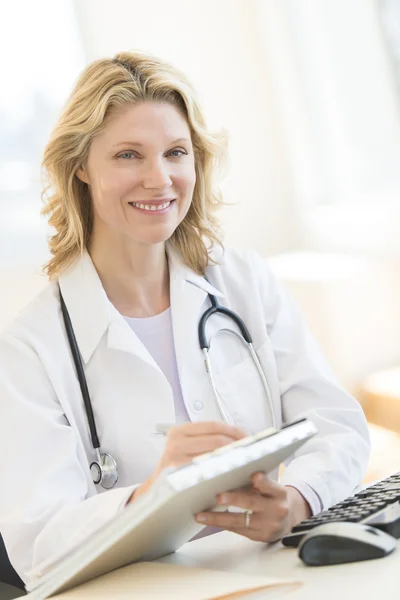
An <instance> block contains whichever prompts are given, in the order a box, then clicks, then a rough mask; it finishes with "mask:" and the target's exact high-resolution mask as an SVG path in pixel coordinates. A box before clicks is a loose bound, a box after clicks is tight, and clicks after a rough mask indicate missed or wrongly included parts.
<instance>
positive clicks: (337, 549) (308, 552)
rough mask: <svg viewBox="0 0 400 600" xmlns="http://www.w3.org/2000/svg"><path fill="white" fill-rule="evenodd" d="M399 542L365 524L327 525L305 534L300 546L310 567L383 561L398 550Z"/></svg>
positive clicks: (301, 555) (342, 523) (304, 560)
mask: <svg viewBox="0 0 400 600" xmlns="http://www.w3.org/2000/svg"><path fill="white" fill-rule="evenodd" d="M396 545H397V540H396V539H395V538H394V537H392V536H391V535H389V534H388V533H385V532H384V531H381V530H380V529H376V528H374V527H370V526H369V525H364V524H362V523H346V522H341V523H326V524H323V525H318V526H317V527H315V528H314V529H312V530H311V531H310V532H309V533H308V534H306V535H305V536H304V537H303V539H302V540H301V542H300V544H299V549H298V553H299V556H300V558H301V560H302V561H303V562H304V563H305V564H306V565H310V566H322V565H338V564H341V563H347V562H355V561H358V560H368V559H370V558H382V557H383V556H387V555H388V554H390V553H391V552H393V550H394V549H395V547H396Z"/></svg>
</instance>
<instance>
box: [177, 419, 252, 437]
mask: <svg viewBox="0 0 400 600" xmlns="http://www.w3.org/2000/svg"><path fill="white" fill-rule="evenodd" d="M169 434H174V435H177V434H179V435H185V436H188V437H191V436H198V435H225V436H226V437H228V438H230V439H231V440H240V439H242V438H243V437H246V433H245V432H244V431H243V430H242V429H239V428H238V427H233V426H232V425H228V424H227V423H219V422H217V421H200V422H198V423H183V424H182V425H177V426H176V427H173V428H172V429H171V430H170V431H169Z"/></svg>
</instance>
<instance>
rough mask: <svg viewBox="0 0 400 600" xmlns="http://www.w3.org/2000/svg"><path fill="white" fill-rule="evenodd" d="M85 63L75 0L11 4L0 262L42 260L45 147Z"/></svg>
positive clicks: (2, 28) (4, 26) (2, 56)
mask: <svg viewBox="0 0 400 600" xmlns="http://www.w3.org/2000/svg"><path fill="white" fill-rule="evenodd" d="M83 65H84V57H83V51H82V47H81V43H80V39H79V34H78V28H77V24H76V21H75V15H74V11H73V3H72V0H57V2H54V1H53V0H35V2H30V0H23V1H22V2H8V3H7V9H4V10H3V14H2V19H1V21H0V67H1V69H0V71H1V74H2V85H1V91H0V211H1V219H0V240H1V242H0V261H1V263H3V264H7V265H8V266H10V265H11V264H15V263H18V262H21V261H22V262H25V261H29V262H32V261H35V260H36V259H37V260H38V261H42V257H44V256H45V253H46V235H45V233H46V224H45V222H44V221H43V219H42V218H41V217H40V209H41V199H40V194H41V182H40V162H41V159H42V153H43V148H44V145H45V143H46V141H47V137H48V135H49V133H50V130H51V128H52V126H53V125H54V123H55V121H56V119H57V116H58V113H59V111H60V109H61V107H62V105H63V103H64V102H65V99H66V98H67V95H68V93H69V91H70V89H71V86H72V84H73V82H74V80H75V78H76V77H77V75H78V73H79V72H80V71H81V69H82V67H83Z"/></svg>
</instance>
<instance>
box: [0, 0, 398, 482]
mask: <svg viewBox="0 0 400 600" xmlns="http://www.w3.org/2000/svg"><path fill="white" fill-rule="evenodd" d="M129 49H142V50H146V51H150V52H152V53H153V54H156V55H159V56H160V57H161V58H164V59H166V60H169V61H170V62H172V63H174V64H175V65H176V66H178V67H180V68H181V69H182V70H184V71H185V72H186V73H187V75H188V76H189V78H190V79H191V81H192V83H193V84H194V86H195V87H196V88H197V90H198V93H199V96H200V98H201V101H202V104H203V107H204V110H205V113H206V116H207V119H208V123H209V126H210V128H212V129H220V128H225V129H226V130H227V131H228V132H229V137H230V170H229V174H228V176H227V178H226V179H225V181H224V182H223V189H224V192H225V197H226V199H227V200H228V201H229V202H230V204H231V205H230V206H228V207H225V208H224V209H223V211H222V212H221V220H222V223H223V227H224V230H225V243H226V245H229V246H234V247H252V248H255V249H256V250H258V251H259V252H260V253H261V254H262V255H263V256H264V257H266V258H269V259H270V262H271V265H272V267H273V269H274V271H275V273H276V274H277V276H278V277H279V278H280V279H281V280H282V281H283V282H284V284H285V285H286V286H287V288H288V289H289V291H290V293H291V294H292V295H293V296H294V297H295V299H296V300H297V302H298V303H299V304H300V306H301V308H302V310H303V312H304V314H305V317H306V319H307V320H308V323H309V325H310V327H311V329H312V331H313V333H314V335H315V337H316V338H317V340H318V341H319V343H320V345H321V347H322V349H323V351H324V353H325V355H326V356H327V358H328V360H329V361H330V363H331V364H332V366H333V368H334V370H335V371H336V373H337V375H338V377H339V379H340V381H341V382H342V383H343V385H344V386H346V387H347V388H348V389H349V390H350V391H351V392H352V393H354V394H355V395H356V397H357V398H358V399H359V401H360V402H361V403H362V404H363V406H364V409H365V412H366V414H367V417H368V419H369V421H370V423H371V433H372V439H373V449H374V451H373V455H372V459H371V464H370V470H369V473H368V475H367V479H374V478H378V477H381V476H384V475H386V474H388V473H391V472H394V471H397V470H399V469H400V308H399V307H400V2H399V1H398V0H351V2H349V1H348V0H175V2H173V3H167V2H165V1H163V0H146V2H144V1H142V0H35V2H31V1H30V0H20V1H19V2H11V1H10V0H2V2H1V20H0V69H1V73H2V81H1V86H0V211H1V213H0V215H1V219H0V228H1V231H0V285H1V294H0V327H1V326H2V325H3V324H4V323H5V322H6V321H7V320H9V319H10V318H11V317H12V316H13V315H14V314H15V313H16V312H18V310H20V308H21V307H22V306H23V305H25V304H26V303H27V302H28V301H29V300H30V299H31V298H32V297H33V296H34V295H35V294H36V293H37V292H38V290H40V288H41V287H42V286H43V285H44V284H45V279H44V278H43V277H42V276H41V275H40V267H41V265H42V264H43V263H44V262H45V260H46V258H47V247H46V236H47V234H48V228H47V225H46V223H45V222H44V220H43V219H42V218H41V217H40V208H41V199H40V192H41V185H40V161H41V156H42V151H43V147H44V145H45V143H46V140H47V138H48V135H49V133H50V131H51V128H52V126H53V125H54V123H55V121H56V119H57V116H58V114H59V112H60V110H61V107H62V105H63V103H64V102H65V100H66V98H67V96H68V93H69V91H70V90H71V87H72V85H73V83H74V81H75V80H76V78H77V76H78V74H79V73H80V71H81V70H82V69H83V67H84V66H85V65H86V64H87V63H88V62H90V61H92V60H93V59H96V58H99V57H104V56H111V55H113V54H114V53H116V52H118V51H121V50H129Z"/></svg>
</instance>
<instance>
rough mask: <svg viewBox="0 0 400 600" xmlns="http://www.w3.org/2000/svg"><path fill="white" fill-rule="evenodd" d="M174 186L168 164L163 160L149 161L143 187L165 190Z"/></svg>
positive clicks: (145, 170) (144, 174)
mask: <svg viewBox="0 0 400 600" xmlns="http://www.w3.org/2000/svg"><path fill="white" fill-rule="evenodd" d="M170 185H172V180H171V176H170V172H169V168H168V164H167V163H166V162H164V160H163V158H156V159H154V160H151V161H148V163H147V164H146V165H145V169H144V173H143V187H144V188H145V189H149V190H150V189H157V190H160V189H165V188H167V187H169V186H170Z"/></svg>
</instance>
